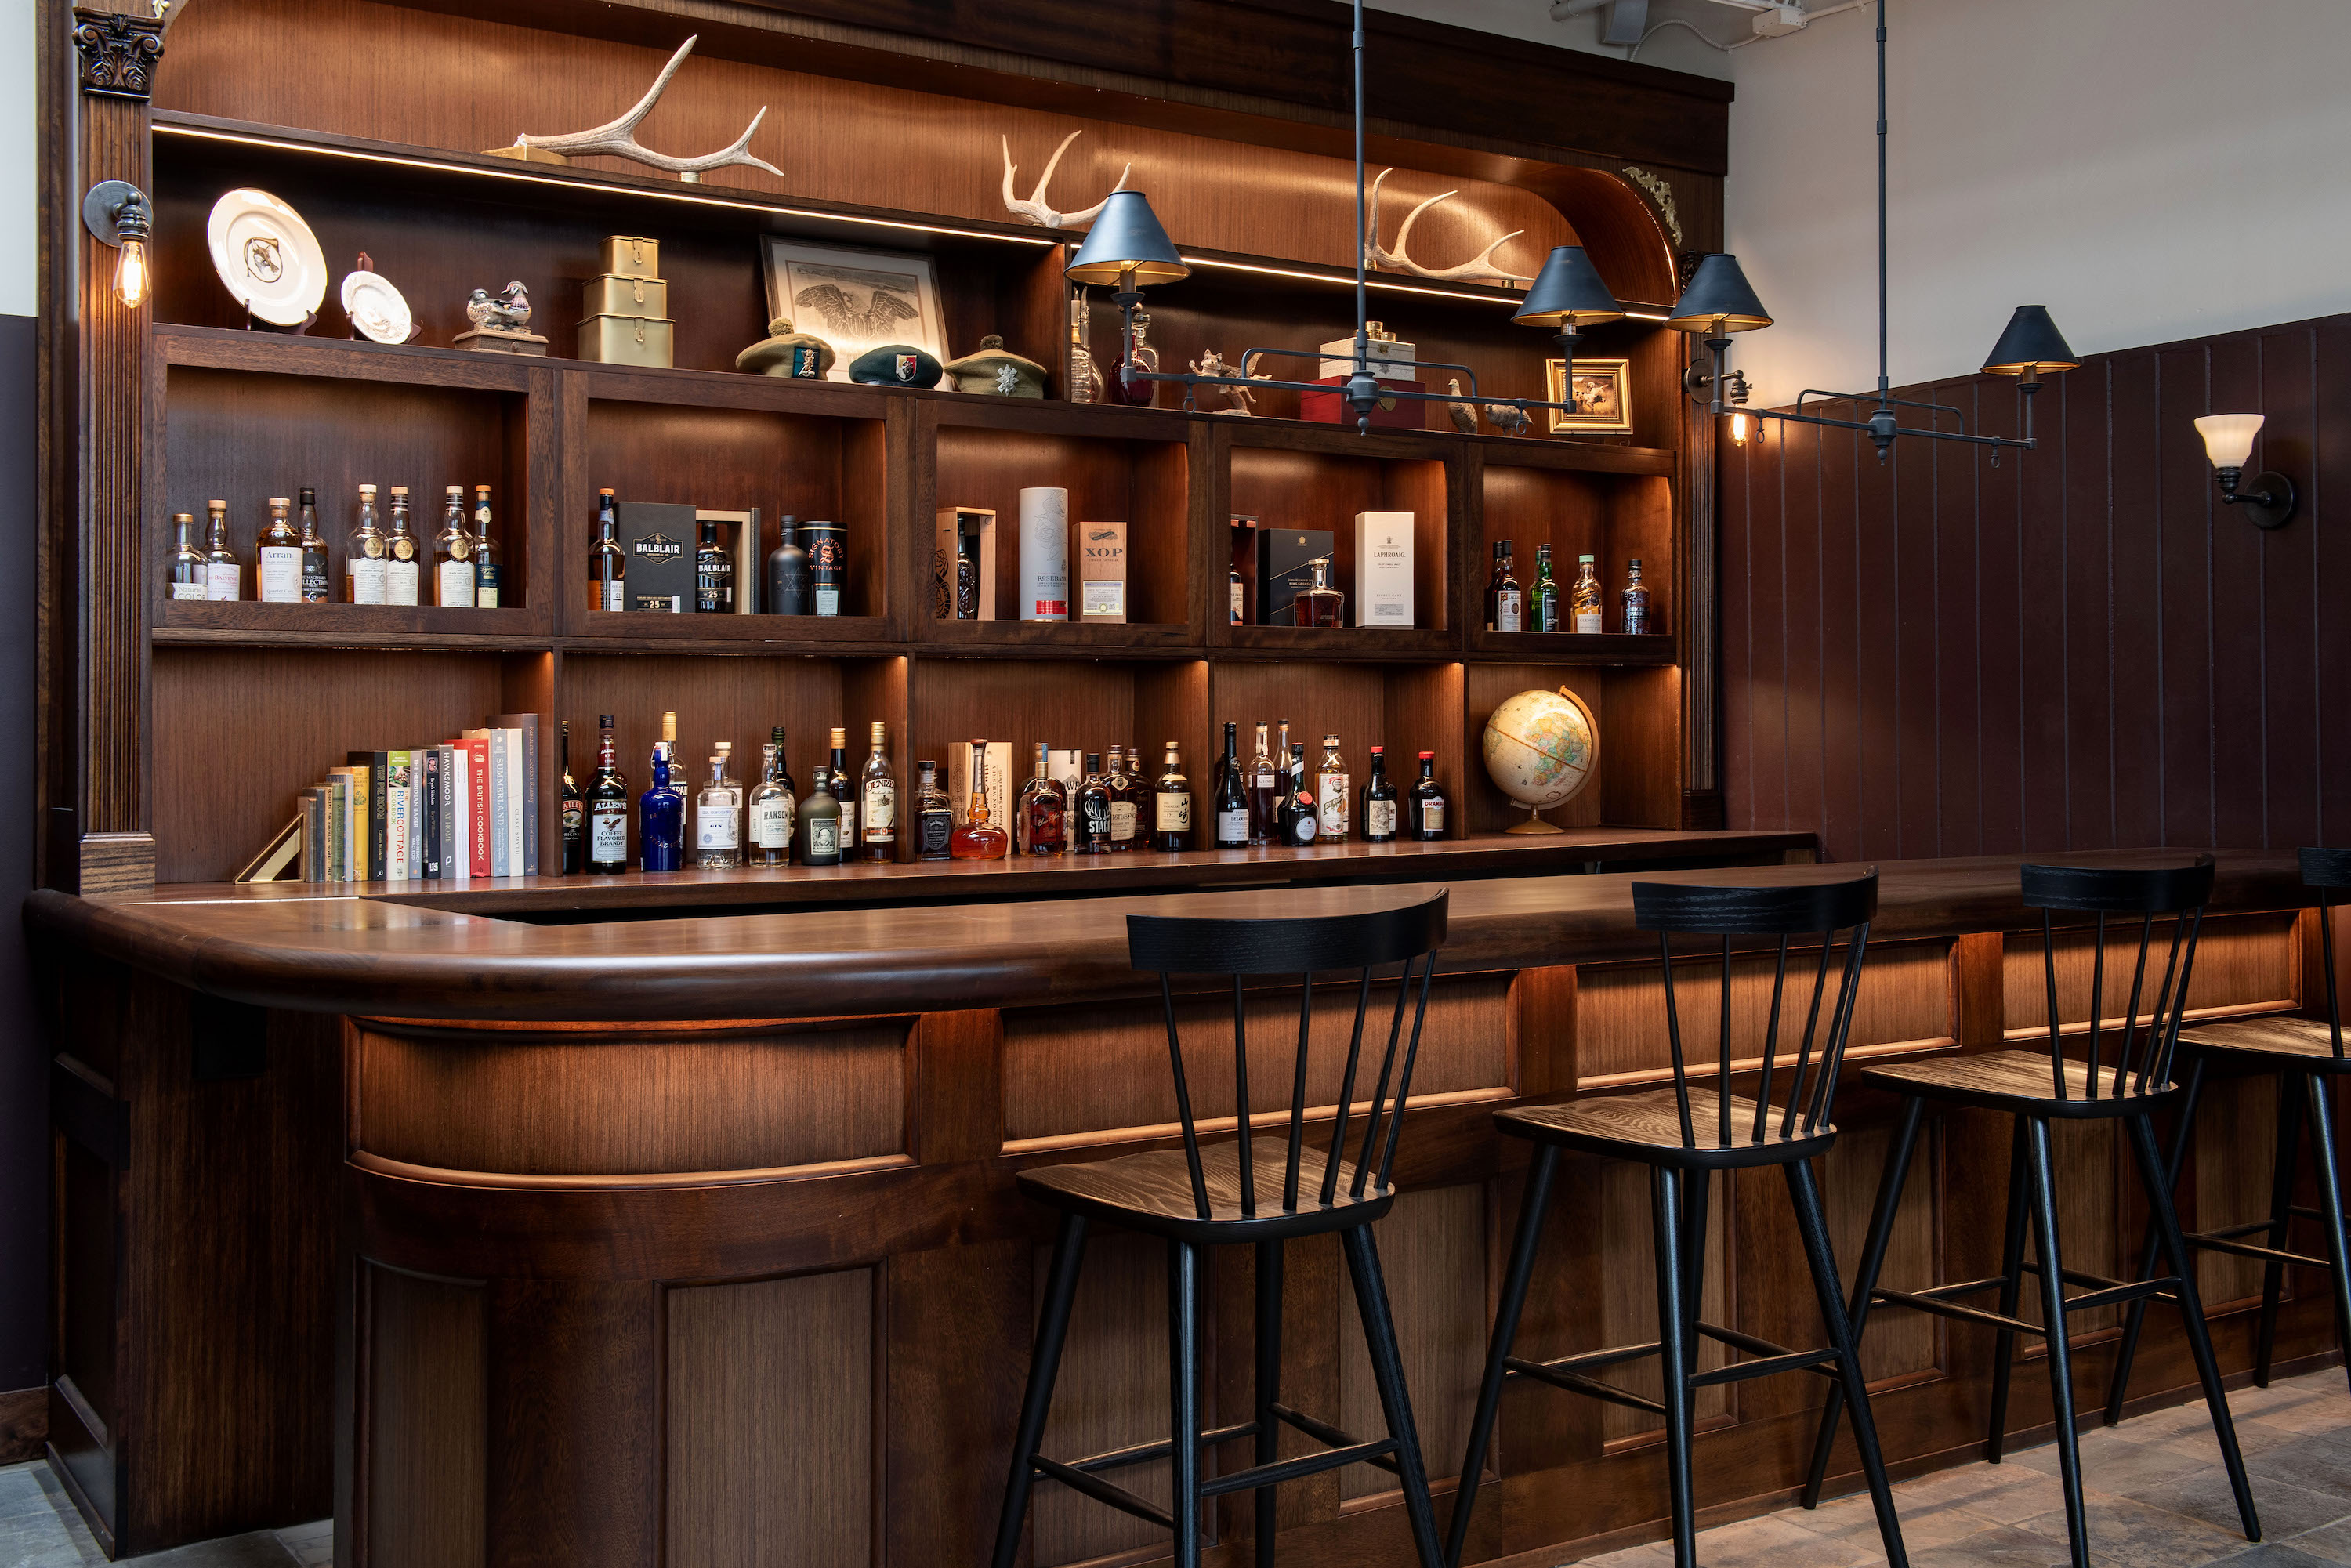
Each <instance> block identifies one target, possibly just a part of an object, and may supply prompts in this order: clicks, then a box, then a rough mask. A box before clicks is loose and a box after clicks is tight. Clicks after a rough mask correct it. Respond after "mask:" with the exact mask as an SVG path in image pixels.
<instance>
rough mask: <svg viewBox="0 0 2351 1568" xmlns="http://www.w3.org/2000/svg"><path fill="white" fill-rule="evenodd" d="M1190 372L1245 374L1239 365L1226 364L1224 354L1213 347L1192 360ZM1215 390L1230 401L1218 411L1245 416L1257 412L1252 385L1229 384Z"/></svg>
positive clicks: (1219, 374) (1227, 374) (1229, 374)
mask: <svg viewBox="0 0 2351 1568" xmlns="http://www.w3.org/2000/svg"><path fill="white" fill-rule="evenodd" d="M1192 373H1193V374H1194V375H1196V376H1238V375H1243V374H1245V372H1244V371H1242V370H1241V369H1240V367H1239V366H1238V365H1228V364H1227V363H1226V362H1225V357H1224V355H1222V354H1220V353H1218V352H1217V350H1214V349H1210V350H1208V351H1207V353H1205V354H1203V355H1201V356H1200V357H1199V358H1198V359H1196V360H1195V361H1192ZM1264 379H1265V378H1263V377H1261V376H1252V377H1249V380H1252V381H1262V380H1264ZM1217 391H1218V392H1223V393H1224V394H1225V396H1226V397H1227V398H1228V399H1229V400H1230V402H1231V403H1232V406H1231V407H1230V408H1220V409H1218V410H1217V413H1236V414H1239V415H1241V416H1243V417H1244V418H1246V417H1247V416H1248V415H1249V414H1253V413H1256V412H1257V392H1256V389H1254V388H1252V387H1239V386H1231V387H1218V388H1217Z"/></svg>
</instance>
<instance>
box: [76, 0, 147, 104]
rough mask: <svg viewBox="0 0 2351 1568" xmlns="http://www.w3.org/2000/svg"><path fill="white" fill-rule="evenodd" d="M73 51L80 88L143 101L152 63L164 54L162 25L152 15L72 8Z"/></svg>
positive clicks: (105, 95)
mask: <svg viewBox="0 0 2351 1568" xmlns="http://www.w3.org/2000/svg"><path fill="white" fill-rule="evenodd" d="M73 18H74V21H73V44H74V52H75V53H76V54H77V55H78V56H79V57H80V60H81V70H80V79H81V90H82V91H84V92H85V93H95V94H97V95H99V96H100V97H104V98H135V99H139V100H140V101H141V102H142V103H143V102H145V101H146V99H147V96H148V94H149V93H150V92H152V90H153V89H154V85H155V62H156V61H157V60H159V59H162V57H163V24H162V22H161V21H160V20H157V19H156V18H154V17H152V16H130V15H128V14H126V13H124V12H120V11H92V10H89V9H87V8H85V7H83V6H79V5H77V6H75V7H74V14H73Z"/></svg>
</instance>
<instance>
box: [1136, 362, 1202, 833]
mask: <svg viewBox="0 0 2351 1568" xmlns="http://www.w3.org/2000/svg"><path fill="white" fill-rule="evenodd" d="M1146 384H1147V383H1146ZM1191 844H1192V781H1191V780H1190V779H1187V778H1186V777H1185V776H1184V752H1183V747H1181V746H1180V745H1179V744H1178V743H1177V742H1175V741H1173V740H1171V741H1169V742H1168V743H1167V756H1166V758H1165V760H1164V761H1162V762H1161V764H1160V767H1159V782H1158V783H1157V785H1155V787H1154V789H1153V790H1152V812H1151V847H1152V848H1153V849H1155V850H1157V851H1159V852H1161V853H1162V854H1175V853H1177V852H1180V851H1183V850H1186V849H1189V848H1191Z"/></svg>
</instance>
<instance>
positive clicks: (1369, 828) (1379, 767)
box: [1364, 746, 1396, 844]
mask: <svg viewBox="0 0 2351 1568" xmlns="http://www.w3.org/2000/svg"><path fill="white" fill-rule="evenodd" d="M1395 836H1396V787H1395V784H1393V783H1391V782H1390V781H1389V779H1388V759H1387V747H1384V746H1374V747H1372V778H1371V782H1369V783H1367V784H1365V785H1364V842H1365V843H1367V844H1392V843H1394V842H1395Z"/></svg>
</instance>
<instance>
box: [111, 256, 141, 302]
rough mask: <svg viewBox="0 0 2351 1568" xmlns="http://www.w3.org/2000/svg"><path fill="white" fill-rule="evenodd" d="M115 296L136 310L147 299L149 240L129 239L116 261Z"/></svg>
mask: <svg viewBox="0 0 2351 1568" xmlns="http://www.w3.org/2000/svg"><path fill="white" fill-rule="evenodd" d="M114 297H115V298H117V299H120V300H121V301H122V303H123V304H125V305H127V306H129V307H130V308H131V309H133V310H136V309H137V308H139V307H140V306H141V305H143V304H145V303H146V300H147V242H146V241H144V240H136V239H127V240H124V241H123V242H122V254H121V255H120V256H118V257H117V258H116V259H115V263H114Z"/></svg>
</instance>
